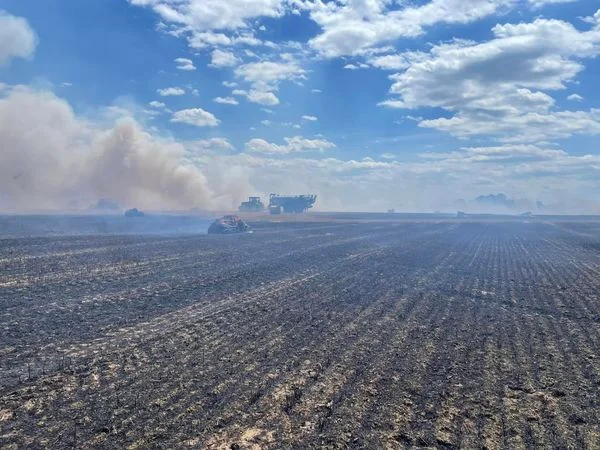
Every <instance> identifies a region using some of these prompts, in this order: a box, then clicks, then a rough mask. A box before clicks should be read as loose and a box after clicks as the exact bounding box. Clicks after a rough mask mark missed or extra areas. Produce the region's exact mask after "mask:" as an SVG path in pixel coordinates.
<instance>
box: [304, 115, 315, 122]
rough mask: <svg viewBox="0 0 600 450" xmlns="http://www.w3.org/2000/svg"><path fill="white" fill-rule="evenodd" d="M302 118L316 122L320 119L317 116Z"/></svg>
mask: <svg viewBox="0 0 600 450" xmlns="http://www.w3.org/2000/svg"><path fill="white" fill-rule="evenodd" d="M302 120H306V121H307V122H316V121H317V120H319V119H318V118H317V117H315V116H302Z"/></svg>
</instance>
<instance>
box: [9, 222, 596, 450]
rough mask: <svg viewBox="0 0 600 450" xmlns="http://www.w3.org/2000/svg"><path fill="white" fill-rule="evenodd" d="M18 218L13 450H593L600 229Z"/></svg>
mask: <svg viewBox="0 0 600 450" xmlns="http://www.w3.org/2000/svg"><path fill="white" fill-rule="evenodd" d="M15 220H17V219H15V218H14V217H3V218H1V219H0V230H2V238H1V239H0V447H1V448H3V449H4V448H7V449H11V448H14V449H20V448H50V449H60V448H74V447H75V448H104V449H114V448H125V447H128V448H153V449H154V448H232V449H236V448H238V449H241V448H252V449H258V448H267V449H269V448H273V449H278V448H413V447H430V448H436V447H437V448H488V449H495V448H511V449H512V448H590V449H591V448H598V443H599V442H600V425H599V424H600V294H599V293H600V222H599V221H597V220H579V221H576V220H570V219H569V220H567V219H561V218H546V219H536V218H532V219H510V220H509V219H502V218H498V219H490V218H486V219H482V218H479V219H478V218H471V219H460V220H459V219H455V218H449V217H429V218H427V217H421V216H414V217H413V216H402V217H400V216H394V217H391V216H390V217H381V216H360V215H343V216H334V217H331V216H325V215H318V216H317V215H314V216H304V217H303V218H302V220H293V221H289V220H287V219H286V218H285V217H281V218H276V219H273V220H272V219H270V218H261V219H260V220H259V219H254V221H252V219H249V220H250V225H251V226H253V228H254V233H252V234H242V235H232V236H211V235H206V234H202V233H204V232H205V228H206V227H207V226H208V225H207V223H204V224H203V225H202V227H201V228H203V229H202V230H200V228H199V229H198V230H196V232H193V231H192V232H189V230H188V229H187V228H186V232H181V233H179V232H172V231H173V230H171V232H165V231H164V230H163V231H160V232H156V230H154V232H148V230H146V231H147V232H146V233H144V232H142V231H140V230H137V231H136V230H127V231H126V232H124V231H123V230H121V232H119V229H117V230H116V231H115V230H114V229H110V228H109V229H107V230H104V231H100V232H97V231H94V230H91V231H90V229H89V226H88V228H85V229H83V230H82V229H81V228H79V229H77V227H75V228H71V229H69V230H68V231H64V229H62V228H61V227H60V226H58V225H56V222H52V220H55V219H44V218H43V217H40V218H38V219H36V220H38V221H39V222H37V224H36V225H35V226H36V227H38V228H36V229H37V230H38V231H39V230H40V227H41V228H42V229H45V230H46V231H43V232H42V231H40V232H36V233H34V232H32V231H31V230H32V229H33V228H32V227H33V225H31V222H27V220H25V222H22V220H23V219H22V218H21V219H20V220H21V222H20V223H21V225H19V226H20V227H21V228H18V227H17V229H15V225H14V223H15V222H14V221H15ZM28 220H31V218H29V219H28ZM45 220H46V222H45ZM119 220H120V219H119ZM10 221H13V222H12V224H11V223H9V222H10ZM17 222H18V220H17ZM24 223H25V225H24ZM27 223H29V225H27ZM123 223H126V222H123ZM188 225H189V224H188ZM192 225H193V226H195V223H192ZM205 225H206V226H205ZM113 226H114V225H113ZM193 226H192V230H193ZM27 227H29V228H27ZM117 228H118V227H117ZM167 228H168V227H167ZM61 229H62V230H63V231H64V232H57V231H56V230H61ZM15 230H17V231H15ZM48 230H50V231H48ZM138 231H139V232H138ZM179 231H182V230H179ZM32 235H35V237H31V236H32Z"/></svg>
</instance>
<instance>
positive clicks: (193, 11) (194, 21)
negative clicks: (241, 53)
mask: <svg viewBox="0 0 600 450" xmlns="http://www.w3.org/2000/svg"><path fill="white" fill-rule="evenodd" d="M129 2H130V3H131V4H133V5H138V6H144V7H149V8H152V10H153V11H154V12H155V13H156V14H158V15H159V16H160V18H161V20H162V21H163V23H165V24H168V26H169V27H170V31H171V32H172V33H173V34H175V35H179V36H181V35H183V36H187V38H188V40H189V43H190V45H191V46H192V47H194V48H204V47H207V46H216V45H235V44H242V45H256V44H258V43H261V41H260V40H258V39H257V38H255V37H254V35H253V33H252V32H249V31H248V30H251V29H252V26H253V25H254V23H253V21H252V19H255V18H258V17H280V16H281V15H283V14H284V11H285V9H284V1H283V0H251V1H248V0H227V1H223V0H129ZM240 30H242V31H244V33H239V31H240Z"/></svg>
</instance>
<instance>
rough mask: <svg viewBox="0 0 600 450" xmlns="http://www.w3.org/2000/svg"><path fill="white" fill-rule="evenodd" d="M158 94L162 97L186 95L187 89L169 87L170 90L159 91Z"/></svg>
mask: <svg viewBox="0 0 600 450" xmlns="http://www.w3.org/2000/svg"><path fill="white" fill-rule="evenodd" d="M156 92H157V93H158V95H160V96H161V97H168V96H179V95H184V94H185V89H183V88H180V87H168V88H164V89H157V90H156Z"/></svg>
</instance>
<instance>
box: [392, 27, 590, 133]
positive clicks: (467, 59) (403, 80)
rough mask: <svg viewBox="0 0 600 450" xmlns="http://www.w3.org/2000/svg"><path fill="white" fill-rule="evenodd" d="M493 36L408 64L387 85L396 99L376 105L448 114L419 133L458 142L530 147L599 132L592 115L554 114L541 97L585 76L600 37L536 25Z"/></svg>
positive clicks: (440, 48)
mask: <svg viewBox="0 0 600 450" xmlns="http://www.w3.org/2000/svg"><path fill="white" fill-rule="evenodd" d="M492 31H493V33H494V35H495V38H494V39H492V40H490V41H488V42H483V43H475V42H471V41H454V42H451V43H446V44H440V45H436V46H433V47H432V49H431V50H430V52H429V53H428V54H421V55H419V57H416V58H410V61H409V62H410V64H409V66H408V67H407V68H406V70H405V71H404V72H402V73H399V74H396V75H393V76H392V77H391V78H392V80H393V81H394V83H393V85H392V87H391V89H390V91H391V93H392V94H395V95H397V96H398V97H397V98H395V99H390V100H387V101H385V102H382V103H381V104H382V105H384V106H388V107H394V108H419V107H439V108H443V109H446V110H447V111H450V112H453V113H455V115H454V116H453V117H450V118H439V119H432V120H426V121H423V122H421V126H424V127H429V128H436V129H440V130H443V131H447V132H450V133H452V134H454V135H456V136H459V137H467V136H474V135H486V134H487V135H490V134H491V135H498V136H499V137H500V138H502V139H503V140H506V139H509V140H526V141H528V142H531V141H534V140H538V139H542V140H544V139H551V138H558V137H568V136H570V135H571V134H573V133H583V132H586V130H587V132H589V133H596V132H597V131H596V130H597V129H598V126H599V125H600V124H598V123H597V121H598V117H597V116H598V114H597V113H596V112H593V111H590V112H581V111H576V112H572V111H562V112H556V111H554V110H552V108H553V106H554V104H555V101H554V99H553V98H552V97H550V96H549V95H548V94H547V93H545V92H542V91H543V90H559V89H565V87H566V83H567V82H569V81H571V80H573V79H574V77H575V76H576V75H577V74H578V73H579V72H580V71H581V70H582V69H583V67H584V66H583V65H582V63H581V58H585V57H593V56H596V55H597V54H599V53H600V31H599V30H589V31H579V30H577V29H575V27H573V26H572V25H571V24H569V23H567V22H563V21H559V20H549V19H537V20H535V21H534V22H532V23H521V24H517V25H513V24H505V25H496V26H495V27H494V28H493V30H492ZM503 67H510V68H511V70H500V69H499V68H503Z"/></svg>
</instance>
